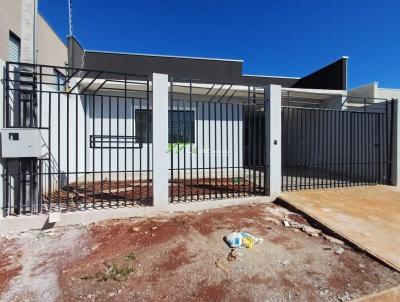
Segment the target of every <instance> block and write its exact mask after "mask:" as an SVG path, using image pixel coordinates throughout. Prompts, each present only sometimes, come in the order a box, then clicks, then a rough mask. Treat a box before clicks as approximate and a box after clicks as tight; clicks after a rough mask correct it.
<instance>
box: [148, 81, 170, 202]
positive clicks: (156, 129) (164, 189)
mask: <svg viewBox="0 0 400 302" xmlns="http://www.w3.org/2000/svg"><path fill="white" fill-rule="evenodd" d="M152 104H153V105H152V106H153V205H154V206H155V207H165V206H166V205H167V204H168V168H169V162H170V158H169V156H168V155H169V154H168V153H167V150H168V75H166V74H159V73H153V100H152Z"/></svg>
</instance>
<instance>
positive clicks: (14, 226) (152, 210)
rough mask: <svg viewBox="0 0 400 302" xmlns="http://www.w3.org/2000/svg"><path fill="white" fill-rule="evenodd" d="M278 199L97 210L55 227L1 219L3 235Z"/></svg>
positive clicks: (41, 218)
mask: <svg viewBox="0 0 400 302" xmlns="http://www.w3.org/2000/svg"><path fill="white" fill-rule="evenodd" d="M275 199H276V196H252V197H245V198H232V199H219V200H208V201H199V202H185V203H168V204H165V205H161V206H160V205H159V206H155V207H150V206H149V207H141V206H133V207H122V206H121V207H119V208H104V209H98V210H92V209H88V210H86V211H76V212H67V213H60V216H59V217H58V218H59V219H58V221H56V222H53V223H51V222H49V215H46V214H40V215H31V216H17V217H15V216H9V217H5V218H0V232H7V231H26V230H37V229H47V228H52V227H60V226H66V225H74V224H88V223H92V222H97V221H103V220H108V219H123V218H130V217H144V216H149V215H154V214H155V215H156V214H159V213H172V212H192V211H202V210H209V209H216V208H222V207H228V206H233V205H241V204H250V203H264V202H272V201H274V200H275Z"/></svg>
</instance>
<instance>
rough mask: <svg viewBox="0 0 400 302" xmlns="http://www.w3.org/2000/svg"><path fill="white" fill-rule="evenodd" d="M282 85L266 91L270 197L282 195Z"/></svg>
mask: <svg viewBox="0 0 400 302" xmlns="http://www.w3.org/2000/svg"><path fill="white" fill-rule="evenodd" d="M281 90H282V88H281V86H280V85H269V86H268V87H267V89H266V95H265V100H264V102H265V103H264V106H265V107H264V108H265V126H266V131H265V142H266V144H265V145H266V148H268V149H269V152H268V150H266V154H267V155H269V158H267V160H266V161H265V165H267V164H268V163H269V177H267V179H268V182H269V183H267V185H268V187H269V192H270V194H269V195H270V196H277V195H279V194H280V193H281V185H282V184H281V182H282V164H281V160H282V150H281V146H282V142H281V135H282V134H281V124H282V113H281V104H282V93H281ZM266 172H267V171H266Z"/></svg>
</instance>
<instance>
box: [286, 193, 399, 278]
mask: <svg viewBox="0 0 400 302" xmlns="http://www.w3.org/2000/svg"><path fill="white" fill-rule="evenodd" d="M281 199H283V200H284V201H286V202H287V203H289V204H290V205H292V206H293V207H295V208H297V209H298V210H300V211H302V212H304V213H305V214H307V215H309V216H310V217H312V218H313V219H315V220H317V221H318V222H320V223H321V224H323V225H325V226H326V227H327V228H329V229H331V230H332V231H334V232H336V233H338V234H340V235H341V236H343V237H344V238H346V239H347V240H349V241H351V242H352V243H354V244H355V245H357V246H358V247H359V248H360V249H362V250H365V251H366V252H368V253H370V254H371V255H373V256H375V257H376V258H378V259H380V260H381V261H383V262H385V263H387V264H388V265H390V266H391V267H393V268H395V269H396V270H398V271H400V252H399V251H400V235H399V234H400V188H398V187H391V186H369V187H351V188H340V189H325V190H310V191H297V192H288V193H284V194H282V195H281Z"/></svg>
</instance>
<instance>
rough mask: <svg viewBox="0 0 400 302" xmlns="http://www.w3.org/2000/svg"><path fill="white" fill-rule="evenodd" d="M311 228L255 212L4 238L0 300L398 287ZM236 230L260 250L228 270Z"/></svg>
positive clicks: (398, 280) (287, 295)
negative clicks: (232, 234) (254, 237)
mask: <svg viewBox="0 0 400 302" xmlns="http://www.w3.org/2000/svg"><path fill="white" fill-rule="evenodd" d="M284 221H285V222H286V223H285V224H286V225H288V226H285V225H284V223H283V222H284ZM295 225H297V226H301V227H300V228H299V227H293V226H295ZM308 227H309V224H308V223H307V221H306V220H305V219H304V218H303V217H302V216H300V215H298V214H295V213H292V212H290V211H288V210H286V209H285V208H282V207H280V206H278V205H274V204H252V205H242V206H234V207H227V208H222V209H216V210H208V211H201V212H194V213H178V214H163V215H155V216H152V217H147V218H132V219H127V220H113V221H107V222H101V223H96V224H91V225H86V226H71V227H65V228H58V229H52V230H47V231H28V232H23V233H4V234H1V235H0V248H1V250H0V256H1V258H0V259H1V260H0V295H1V296H0V300H1V301H183V300H185V301H349V300H351V299H354V298H357V297H361V296H364V295H367V294H371V293H375V292H379V291H381V290H384V289H388V288H391V287H394V286H396V285H399V284H400V274H399V273H397V272H395V271H393V270H392V269H389V268H387V267H385V266H383V265H382V264H380V263H378V262H377V261H375V260H373V259H371V258H369V257H368V256H366V255H364V254H363V253H360V252H356V251H354V250H353V249H351V248H350V247H348V246H346V245H345V244H341V243H340V242H332V241H335V240H333V239H332V238H330V240H327V239H326V238H324V234H323V233H319V234H318V230H314V229H312V228H308ZM238 230H240V231H246V232H249V233H252V234H254V235H257V236H261V237H262V238H263V239H264V241H263V242H262V243H260V244H258V245H256V246H254V248H253V249H239V250H238V254H239V255H238V257H237V259H236V260H234V261H228V260H227V256H228V254H229V252H230V249H229V248H228V246H227V245H226V244H225V242H224V240H223V238H224V236H225V235H228V234H229V233H230V232H232V231H238ZM304 230H306V231H307V232H305V231H304ZM310 230H311V232H310ZM309 234H314V235H316V236H310V235H309Z"/></svg>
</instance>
